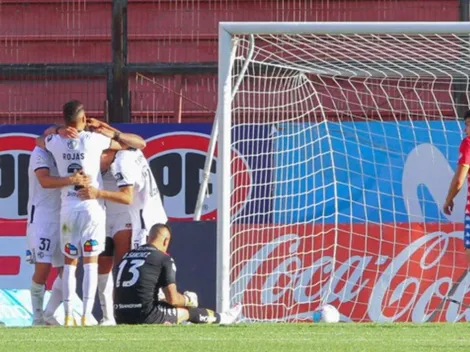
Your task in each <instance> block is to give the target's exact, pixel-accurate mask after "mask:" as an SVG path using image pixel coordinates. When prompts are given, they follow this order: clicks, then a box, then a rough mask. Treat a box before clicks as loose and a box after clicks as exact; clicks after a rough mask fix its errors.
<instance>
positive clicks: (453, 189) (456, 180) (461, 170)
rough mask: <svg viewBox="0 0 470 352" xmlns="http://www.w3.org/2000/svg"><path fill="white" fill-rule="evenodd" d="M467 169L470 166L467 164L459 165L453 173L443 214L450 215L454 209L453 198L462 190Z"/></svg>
mask: <svg viewBox="0 0 470 352" xmlns="http://www.w3.org/2000/svg"><path fill="white" fill-rule="evenodd" d="M469 168H470V165H467V164H459V165H458V166H457V170H456V171H455V174H454V177H453V178H452V182H451V183H450V186H449V191H448V192H447V197H446V201H445V203H444V206H443V211H444V214H447V215H450V214H451V213H452V211H453V209H454V198H455V196H456V195H457V194H458V193H459V191H460V190H461V189H462V187H463V185H464V183H465V178H466V177H467V174H468V170H469Z"/></svg>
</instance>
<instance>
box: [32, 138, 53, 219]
mask: <svg viewBox="0 0 470 352" xmlns="http://www.w3.org/2000/svg"><path fill="white" fill-rule="evenodd" d="M39 169H48V170H49V175H50V176H59V173H58V172H57V167H56V165H55V161H54V158H53V157H52V155H51V154H50V153H48V152H47V151H45V150H44V149H41V148H39V147H36V148H34V150H33V152H32V153H31V158H30V159H29V167H28V181H29V198H28V223H35V224H37V223H57V224H58V223H59V221H60V220H59V212H60V189H59V188H42V186H41V184H40V183H39V180H38V178H37V177H36V173H35V171H36V170H39ZM57 226H58V225H57Z"/></svg>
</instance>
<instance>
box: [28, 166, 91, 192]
mask: <svg viewBox="0 0 470 352" xmlns="http://www.w3.org/2000/svg"><path fill="white" fill-rule="evenodd" d="M34 173H35V174H36V177H37V179H38V181H39V183H40V184H41V187H43V188H62V187H66V186H83V187H86V186H88V185H89V184H90V177H89V176H87V175H85V174H84V173H83V171H81V170H80V171H76V172H75V173H74V174H73V175H71V176H68V177H56V176H51V175H50V174H49V169H46V168H43V169H37V170H36V171H35V172H34Z"/></svg>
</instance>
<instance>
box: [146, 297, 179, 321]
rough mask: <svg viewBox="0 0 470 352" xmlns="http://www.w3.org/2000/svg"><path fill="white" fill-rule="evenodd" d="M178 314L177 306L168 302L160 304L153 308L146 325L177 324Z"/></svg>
mask: <svg viewBox="0 0 470 352" xmlns="http://www.w3.org/2000/svg"><path fill="white" fill-rule="evenodd" d="M176 323H178V313H177V309H176V307H175V306H172V305H171V304H168V303H166V302H158V303H156V304H155V305H154V306H153V309H152V310H151V312H150V314H149V315H148V317H147V319H145V322H144V324H176Z"/></svg>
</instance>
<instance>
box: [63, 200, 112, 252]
mask: <svg viewBox="0 0 470 352" xmlns="http://www.w3.org/2000/svg"><path fill="white" fill-rule="evenodd" d="M105 240H106V220H105V212H104V209H93V211H75V212H70V213H67V214H60V247H61V250H62V253H64V255H66V256H67V257H69V258H71V259H76V258H78V257H80V256H83V257H93V256H98V255H99V254H100V253H101V252H102V251H103V250H104V245H105Z"/></svg>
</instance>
